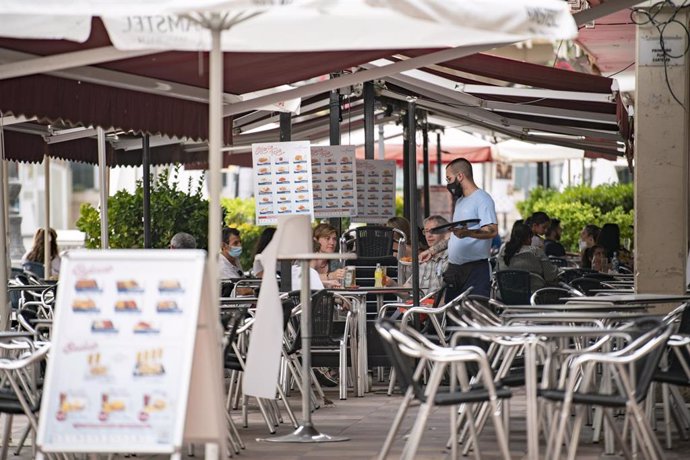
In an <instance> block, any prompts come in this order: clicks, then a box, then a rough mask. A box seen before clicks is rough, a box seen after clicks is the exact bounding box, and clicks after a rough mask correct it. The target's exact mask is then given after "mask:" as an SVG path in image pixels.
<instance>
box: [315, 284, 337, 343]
mask: <svg viewBox="0 0 690 460" xmlns="http://www.w3.org/2000/svg"><path fill="white" fill-rule="evenodd" d="M335 310H336V305H335V296H334V295H333V293H332V292H329V291H327V290H326V289H323V290H321V291H318V292H317V293H316V294H314V295H312V296H311V319H312V322H311V343H312V345H314V346H328V345H333V344H334V343H338V341H337V340H336V339H334V338H333V315H334V314H335Z"/></svg>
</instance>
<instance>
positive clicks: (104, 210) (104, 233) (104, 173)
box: [96, 126, 110, 249]
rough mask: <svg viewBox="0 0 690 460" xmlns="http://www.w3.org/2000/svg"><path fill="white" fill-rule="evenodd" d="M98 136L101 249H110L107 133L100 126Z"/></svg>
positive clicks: (97, 129)
mask: <svg viewBox="0 0 690 460" xmlns="http://www.w3.org/2000/svg"><path fill="white" fill-rule="evenodd" d="M96 133H97V135H98V174H99V181H100V186H101V187H100V188H101V190H100V195H101V249H108V248H109V247H110V242H109V241H108V168H107V166H106V164H105V131H103V128H101V127H100V126H99V127H97V128H96Z"/></svg>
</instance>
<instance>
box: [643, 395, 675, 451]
mask: <svg viewBox="0 0 690 460" xmlns="http://www.w3.org/2000/svg"><path fill="white" fill-rule="evenodd" d="M649 397H653V395H647V398H649ZM661 404H662V406H663V410H664V434H665V436H666V448H667V449H672V448H673V442H672V441H671V401H670V393H669V390H668V384H667V383H662V384H661ZM679 428H680V427H679Z"/></svg>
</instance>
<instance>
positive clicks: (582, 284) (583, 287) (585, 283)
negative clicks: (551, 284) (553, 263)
mask: <svg viewBox="0 0 690 460" xmlns="http://www.w3.org/2000/svg"><path fill="white" fill-rule="evenodd" d="M568 284H570V286H572V287H573V288H575V289H577V290H578V291H580V292H582V293H584V294H585V295H595V294H597V292H595V291H596V290H600V289H606V286H604V285H603V284H602V283H601V281H599V280H596V279H594V278H588V277H586V276H583V277H581V278H575V279H574V280H572V281H571V282H570V283H568Z"/></svg>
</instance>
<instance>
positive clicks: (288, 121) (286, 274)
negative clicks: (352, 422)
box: [280, 112, 309, 407]
mask: <svg viewBox="0 0 690 460" xmlns="http://www.w3.org/2000/svg"><path fill="white" fill-rule="evenodd" d="M290 140H292V115H291V114H290V113H285V112H282V113H281V114H280V142H289V141H290ZM302 273H307V275H308V274H309V270H307V271H306V272H302ZM302 279H303V280H304V276H302ZM302 284H304V281H302ZM291 290H292V264H291V263H290V261H289V260H281V261H280V292H290V291H291ZM303 397H304V395H303ZM302 407H304V404H303V405H302Z"/></svg>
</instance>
